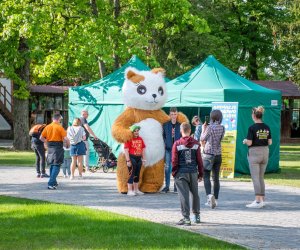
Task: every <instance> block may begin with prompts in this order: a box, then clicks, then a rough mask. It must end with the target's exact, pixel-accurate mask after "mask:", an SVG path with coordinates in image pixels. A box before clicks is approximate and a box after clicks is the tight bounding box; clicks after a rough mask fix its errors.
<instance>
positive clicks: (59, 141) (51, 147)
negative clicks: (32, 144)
mask: <svg viewBox="0 0 300 250" xmlns="http://www.w3.org/2000/svg"><path fill="white" fill-rule="evenodd" d="M62 119H63V118H62V116H61V115H60V114H54V115H53V118H52V123H50V124H49V125H47V126H46V127H45V129H44V130H43V132H42V134H41V136H40V140H41V141H42V142H45V141H47V146H48V154H47V163H48V164H49V165H50V178H49V181H48V189H51V190H55V189H56V188H57V186H58V183H57V180H56V178H57V176H58V174H59V171H60V165H61V164H62V163H63V162H64V149H63V141H66V143H67V144H69V140H68V138H67V132H66V131H65V130H64V128H63V127H62V125H61V121H62Z"/></svg>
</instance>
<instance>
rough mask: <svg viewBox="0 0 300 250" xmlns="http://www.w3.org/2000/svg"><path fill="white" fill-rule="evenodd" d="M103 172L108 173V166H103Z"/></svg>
mask: <svg viewBox="0 0 300 250" xmlns="http://www.w3.org/2000/svg"><path fill="white" fill-rule="evenodd" d="M103 172H104V173H107V172H108V166H106V165H104V166H103Z"/></svg>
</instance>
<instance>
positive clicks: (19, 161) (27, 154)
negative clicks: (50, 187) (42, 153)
mask: <svg viewBox="0 0 300 250" xmlns="http://www.w3.org/2000/svg"><path fill="white" fill-rule="evenodd" d="M34 162H35V154H34V152H33V151H14V150H11V149H6V148H0V166H4V165H5V166H26V167H28V166H33V165H34Z"/></svg>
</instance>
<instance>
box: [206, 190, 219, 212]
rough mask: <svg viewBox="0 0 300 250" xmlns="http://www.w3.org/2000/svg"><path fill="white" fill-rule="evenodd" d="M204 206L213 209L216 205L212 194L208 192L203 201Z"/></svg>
mask: <svg viewBox="0 0 300 250" xmlns="http://www.w3.org/2000/svg"><path fill="white" fill-rule="evenodd" d="M205 206H209V207H210V208H211V209H214V208H215V207H216V206H217V204H216V199H215V196H214V195H212V194H209V195H208V196H207V202H206V203H205Z"/></svg>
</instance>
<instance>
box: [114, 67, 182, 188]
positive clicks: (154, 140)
mask: <svg viewBox="0 0 300 250" xmlns="http://www.w3.org/2000/svg"><path fill="white" fill-rule="evenodd" d="M122 94H123V101H124V104H125V105H126V109H125V111H124V112H123V113H122V114H121V115H120V116H119V117H118V118H117V119H116V120H115V122H114V124H113V126H112V136H113V137H114V138H115V140H116V141H118V142H119V143H125V142H127V141H128V140H130V139H132V132H131V131H130V130H129V127H130V126H131V125H133V124H136V125H139V126H140V127H141V129H140V136H141V137H142V138H143V140H144V142H145V145H146V149H145V156H146V163H145V164H144V165H143V166H142V169H141V173H140V182H139V189H140V190H141V191H142V192H147V193H154V192H158V191H159V190H160V188H161V187H162V185H163V182H164V164H165V161H164V157H165V144H164V140H163V132H162V124H163V123H165V122H167V121H169V120H170V117H169V116H168V115H167V114H166V113H165V112H164V111H163V110H161V108H162V107H163V106H164V104H165V102H166V99H167V96H166V86H165V81H164V70H163V69H161V68H158V69H153V70H152V71H138V70H137V69H135V68H132V67H130V68H127V69H126V71H125V82H124V84H123V88H122ZM184 121H188V119H187V118H186V116H185V115H183V114H181V113H179V114H178V122H180V123H182V122H184ZM128 178H129V174H128V168H127V165H126V160H125V155H124V153H123V152H122V153H120V155H119V157H118V168H117V183H118V190H119V192H121V193H127V181H128Z"/></svg>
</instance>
